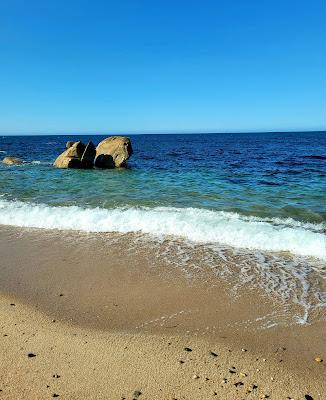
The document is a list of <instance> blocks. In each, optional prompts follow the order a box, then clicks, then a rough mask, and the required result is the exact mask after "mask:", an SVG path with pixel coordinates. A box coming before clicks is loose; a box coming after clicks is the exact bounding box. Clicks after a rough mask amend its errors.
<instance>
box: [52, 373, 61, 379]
mask: <svg viewBox="0 0 326 400" xmlns="http://www.w3.org/2000/svg"><path fill="white" fill-rule="evenodd" d="M52 377H53V378H60V375H58V374H54V375H53V376H52Z"/></svg>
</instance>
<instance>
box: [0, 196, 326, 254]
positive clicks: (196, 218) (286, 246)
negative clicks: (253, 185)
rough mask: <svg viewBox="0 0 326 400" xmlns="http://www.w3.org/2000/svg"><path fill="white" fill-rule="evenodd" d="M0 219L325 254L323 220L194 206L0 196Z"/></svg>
mask: <svg viewBox="0 0 326 400" xmlns="http://www.w3.org/2000/svg"><path fill="white" fill-rule="evenodd" d="M0 224H3V225H13V226H20V227H33V228H46V229H59V230H77V231H85V232H118V233H129V232H140V233H144V234H150V235H155V236H165V235H173V236H176V237H180V238H183V239H186V240H189V241H191V242H194V243H201V244H205V243H207V244H215V243H216V244H222V245H228V246H232V247H236V248H244V249H250V250H262V251H273V252H283V251H285V252H291V253H293V254H297V255H301V256H312V257H317V258H320V259H325V260H326V235H325V234H324V233H323V232H324V231H325V229H326V225H325V224H312V223H301V222H299V221H294V220H292V219H284V220H283V219H280V218H275V219H260V218H258V217H248V216H247V217H246V216H241V215H239V214H237V213H231V212H223V211H210V210H205V209H198V208H174V207H156V208H145V207H143V208H136V207H135V208H112V209H105V208H82V207H78V206H63V207H53V206H48V205H45V204H32V203H24V202H20V201H7V200H0Z"/></svg>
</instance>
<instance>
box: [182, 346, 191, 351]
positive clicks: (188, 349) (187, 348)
mask: <svg viewBox="0 0 326 400" xmlns="http://www.w3.org/2000/svg"><path fill="white" fill-rule="evenodd" d="M184 350H185V351H192V349H191V348H190V347H185V348H184Z"/></svg>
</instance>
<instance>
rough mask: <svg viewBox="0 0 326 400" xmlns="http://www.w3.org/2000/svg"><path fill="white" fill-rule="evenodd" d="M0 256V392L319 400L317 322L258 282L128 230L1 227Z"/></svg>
mask: <svg viewBox="0 0 326 400" xmlns="http://www.w3.org/2000/svg"><path fill="white" fill-rule="evenodd" d="M0 254H1V268H0V290H1V293H2V295H1V297H0V309H1V333H0V335H1V336H0V346H1V358H2V360H1V361H2V363H1V364H2V369H1V373H0V377H1V379H0V389H1V390H2V391H1V392H0V398H1V397H3V398H5V399H26V398H28V399H44V398H50V397H53V396H54V395H59V397H60V398H63V399H82V398H85V399H86V398H92V399H120V400H121V399H133V398H139V399H208V398H217V399H245V398H248V399H250V398H253V399H254V398H256V399H258V398H264V397H263V396H269V397H265V398H271V399H288V398H293V399H305V398H307V399H309V397H305V396H306V395H309V396H311V398H313V399H323V398H326V383H325V376H326V369H325V362H324V361H322V362H317V361H316V360H315V358H316V357H320V358H321V359H323V358H324V357H325V350H326V344H325V340H324V334H323V332H324V331H325V323H324V322H322V321H319V322H315V323H313V324H311V325H305V326H300V325H294V324H293V323H292V324H289V323H287V322H288V321H289V317H288V309H287V308H286V307H285V306H284V304H283V303H281V302H279V301H277V300H276V299H271V298H269V297H268V296H266V295H265V294H264V293H263V292H262V291H259V290H258V289H257V290H252V289H251V288H249V286H248V288H247V290H246V289H241V290H240V291H238V292H237V295H236V296H235V295H234V293H233V291H232V285H230V283H228V282H225V281H223V280H221V279H218V278H217V277H216V275H214V274H213V273H212V272H211V271H208V270H205V269H203V270H202V269H200V268H199V269H198V270H196V271H195V272H194V274H192V275H191V274H189V271H185V270H184V269H178V268H176V267H175V266H171V265H166V264H164V261H162V260H156V259H155V254H154V250H153V253H151V251H150V246H149V248H144V247H141V246H139V245H138V247H137V245H136V246H135V247H132V246H131V245H130V237H129V236H126V237H124V236H121V235H120V236H117V237H113V236H112V235H111V236H110V237H108V236H107V235H95V234H92V235H87V234H78V233H67V232H65V233H63V232H54V231H42V230H31V229H29V230H26V229H18V228H8V227H1V229H0ZM11 304H14V305H11ZM275 321H277V322H279V323H278V324H277V325H274V324H275ZM273 325H274V326H273ZM185 349H188V350H192V351H187V350H185ZM243 350H246V351H243ZM29 353H31V354H35V355H36V356H35V357H28V354H29Z"/></svg>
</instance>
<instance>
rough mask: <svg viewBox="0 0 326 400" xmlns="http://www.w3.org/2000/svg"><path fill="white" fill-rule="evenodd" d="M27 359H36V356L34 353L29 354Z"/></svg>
mask: <svg viewBox="0 0 326 400" xmlns="http://www.w3.org/2000/svg"><path fill="white" fill-rule="evenodd" d="M27 357H28V358H32V357H36V354H34V353H28V354H27Z"/></svg>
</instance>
